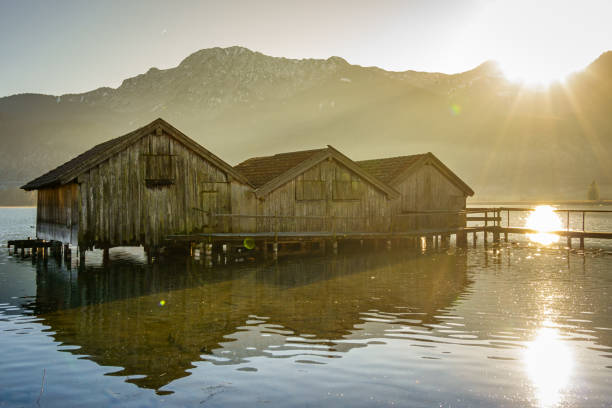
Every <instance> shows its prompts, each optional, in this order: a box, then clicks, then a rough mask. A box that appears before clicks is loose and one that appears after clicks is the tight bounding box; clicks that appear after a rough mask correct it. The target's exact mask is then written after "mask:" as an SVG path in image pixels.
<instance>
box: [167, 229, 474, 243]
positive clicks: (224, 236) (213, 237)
mask: <svg viewBox="0 0 612 408" xmlns="http://www.w3.org/2000/svg"><path fill="white" fill-rule="evenodd" d="M475 229H476V228H451V229H442V230H438V229H436V230H426V229H424V230H414V231H403V232H327V231H319V232H316V231H315V232H251V233H248V232H236V233H231V232H213V233H199V234H185V235H168V236H167V237H166V241H194V242H199V241H231V240H244V239H246V238H252V239H256V240H257V239H266V240H278V241H284V240H300V239H303V240H311V239H359V240H361V239H393V238H402V237H432V236H435V235H452V234H457V233H460V232H462V231H463V232H468V231H469V232H471V231H472V230H475Z"/></svg>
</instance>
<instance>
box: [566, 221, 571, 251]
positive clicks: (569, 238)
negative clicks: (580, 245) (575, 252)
mask: <svg viewBox="0 0 612 408" xmlns="http://www.w3.org/2000/svg"><path fill="white" fill-rule="evenodd" d="M568 214H569V212H568ZM567 247H568V248H569V249H572V237H570V236H569V235H568V236H567Z"/></svg>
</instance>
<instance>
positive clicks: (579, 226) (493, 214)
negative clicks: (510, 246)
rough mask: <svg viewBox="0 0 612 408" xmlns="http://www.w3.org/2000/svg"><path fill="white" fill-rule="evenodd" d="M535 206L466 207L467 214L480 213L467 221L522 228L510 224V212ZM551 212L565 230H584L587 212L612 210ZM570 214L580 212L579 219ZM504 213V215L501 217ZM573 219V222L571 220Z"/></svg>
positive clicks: (532, 209) (561, 210) (607, 211)
mask: <svg viewBox="0 0 612 408" xmlns="http://www.w3.org/2000/svg"><path fill="white" fill-rule="evenodd" d="M535 210H536V209H535V208H529V207H469V208H467V209H466V212H467V213H468V214H482V215H481V216H468V217H467V219H466V220H467V221H468V222H474V221H484V226H485V227H487V226H498V227H503V228H522V227H525V225H511V221H510V220H511V219H512V217H511V214H512V213H531V212H533V211H535ZM553 212H555V213H556V214H559V215H560V217H559V218H560V220H561V222H562V223H563V224H564V225H563V229H564V230H565V231H582V232H586V231H587V230H586V218H587V214H612V210H591V209H554V210H553ZM571 214H580V219H579V221H578V222H576V220H575V217H573V218H574V219H572V218H571V217H570V215H571ZM503 215H505V217H503ZM514 220H515V221H517V220H520V221H524V220H523V219H521V218H518V219H517V218H516V217H515V218H514ZM572 221H574V222H572Z"/></svg>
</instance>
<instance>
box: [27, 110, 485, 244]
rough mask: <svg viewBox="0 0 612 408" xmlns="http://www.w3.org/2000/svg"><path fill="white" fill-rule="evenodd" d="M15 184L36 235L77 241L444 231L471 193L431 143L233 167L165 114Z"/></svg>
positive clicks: (452, 227)
mask: <svg viewBox="0 0 612 408" xmlns="http://www.w3.org/2000/svg"><path fill="white" fill-rule="evenodd" d="M22 188H23V189H25V190H28V191H29V190H37V191H38V204H37V222H36V234H37V238H38V239H39V240H46V241H59V242H62V243H64V244H72V245H78V247H79V248H80V249H81V253H83V252H84V250H86V249H92V248H101V249H105V250H108V248H111V247H116V246H138V245H142V246H144V247H145V250H147V251H153V252H154V253H155V252H157V251H158V250H159V249H160V248H162V247H166V246H171V245H177V244H178V245H179V246H185V245H186V244H190V246H192V245H193V244H195V243H202V242H207V243H212V242H217V243H219V242H229V241H232V240H233V241H236V242H242V240H244V239H245V238H249V237H251V238H253V240H255V241H257V242H258V244H257V247H259V248H263V249H264V250H266V249H267V248H268V244H269V243H270V242H278V241H279V237H280V240H285V241H286V242H293V241H296V240H298V241H300V242H302V241H304V240H310V241H318V242H319V246H320V244H321V242H322V241H324V240H329V239H332V238H333V239H334V240H335V239H336V237H337V236H342V237H343V238H344V239H351V238H354V239H359V240H363V239H369V238H372V239H389V238H391V237H397V236H398V234H400V235H401V236H414V237H418V236H430V237H431V236H433V234H437V235H439V236H441V237H443V238H444V237H446V236H447V235H449V234H451V233H456V232H457V231H460V230H461V229H462V228H464V227H465V225H466V217H465V204H466V198H467V197H468V196H471V195H473V194H474V192H473V191H472V189H470V187H469V186H467V184H466V183H465V182H463V181H462V180H461V179H460V178H459V177H458V176H457V175H455V174H454V173H453V172H452V171H451V170H450V169H448V168H447V167H446V166H445V165H444V164H443V163H442V162H441V161H440V160H439V159H437V158H436V157H435V156H434V155H433V154H431V153H426V154H421V155H414V156H403V157H394V158H386V159H376V160H365V161H360V162H355V161H353V160H351V159H350V158H349V157H347V156H346V155H344V154H342V153H341V152H340V151H338V150H337V149H335V148H333V147H331V146H327V147H326V148H323V149H315V150H307V151H298V152H289V153H281V154H276V155H272V156H266V157H254V158H251V159H248V160H245V161H244V162H242V163H240V164H238V165H237V166H235V167H232V166H230V165H229V164H228V163H226V162H225V161H223V160H222V159H220V158H219V157H217V156H215V155H214V154H213V153H211V152H210V151H208V150H207V149H205V148H204V147H202V146H200V145H199V144H198V143H196V142H195V141H194V140H192V139H190V138H189V137H187V136H186V135H184V134H183V133H181V132H180V131H179V130H177V129H175V128H174V127H172V126H171V125H170V124H168V123H167V122H165V121H164V120H162V119H157V120H155V121H153V122H151V123H150V124H148V125H146V126H144V127H142V128H140V129H137V130H135V131H133V132H130V133H128V134H126V135H124V136H121V137H118V138H116V139H112V140H109V141H107V142H105V143H102V144H100V145H97V146H95V147H93V148H92V149H90V150H88V151H87V152H85V153H83V154H81V155H79V156H77V157H75V158H74V159H72V160H70V161H68V162H67V163H65V164H63V165H61V166H59V167H58V168H56V169H54V170H51V171H50V172H48V173H46V174H44V175H42V176H40V177H38V178H37V179H35V180H32V181H31V182H29V183H27V184H26V185H24V186H23V187H22ZM419 232H423V233H424V234H425V235H423V234H421V235H419ZM402 234H403V235H402ZM427 234H428V235H427ZM211 245H212V244H211ZM106 252H107V251H106Z"/></svg>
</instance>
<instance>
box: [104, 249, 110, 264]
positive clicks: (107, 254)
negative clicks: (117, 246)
mask: <svg viewBox="0 0 612 408" xmlns="http://www.w3.org/2000/svg"><path fill="white" fill-rule="evenodd" d="M109 260H110V248H108V247H104V249H102V264H103V265H108V261H109Z"/></svg>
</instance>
